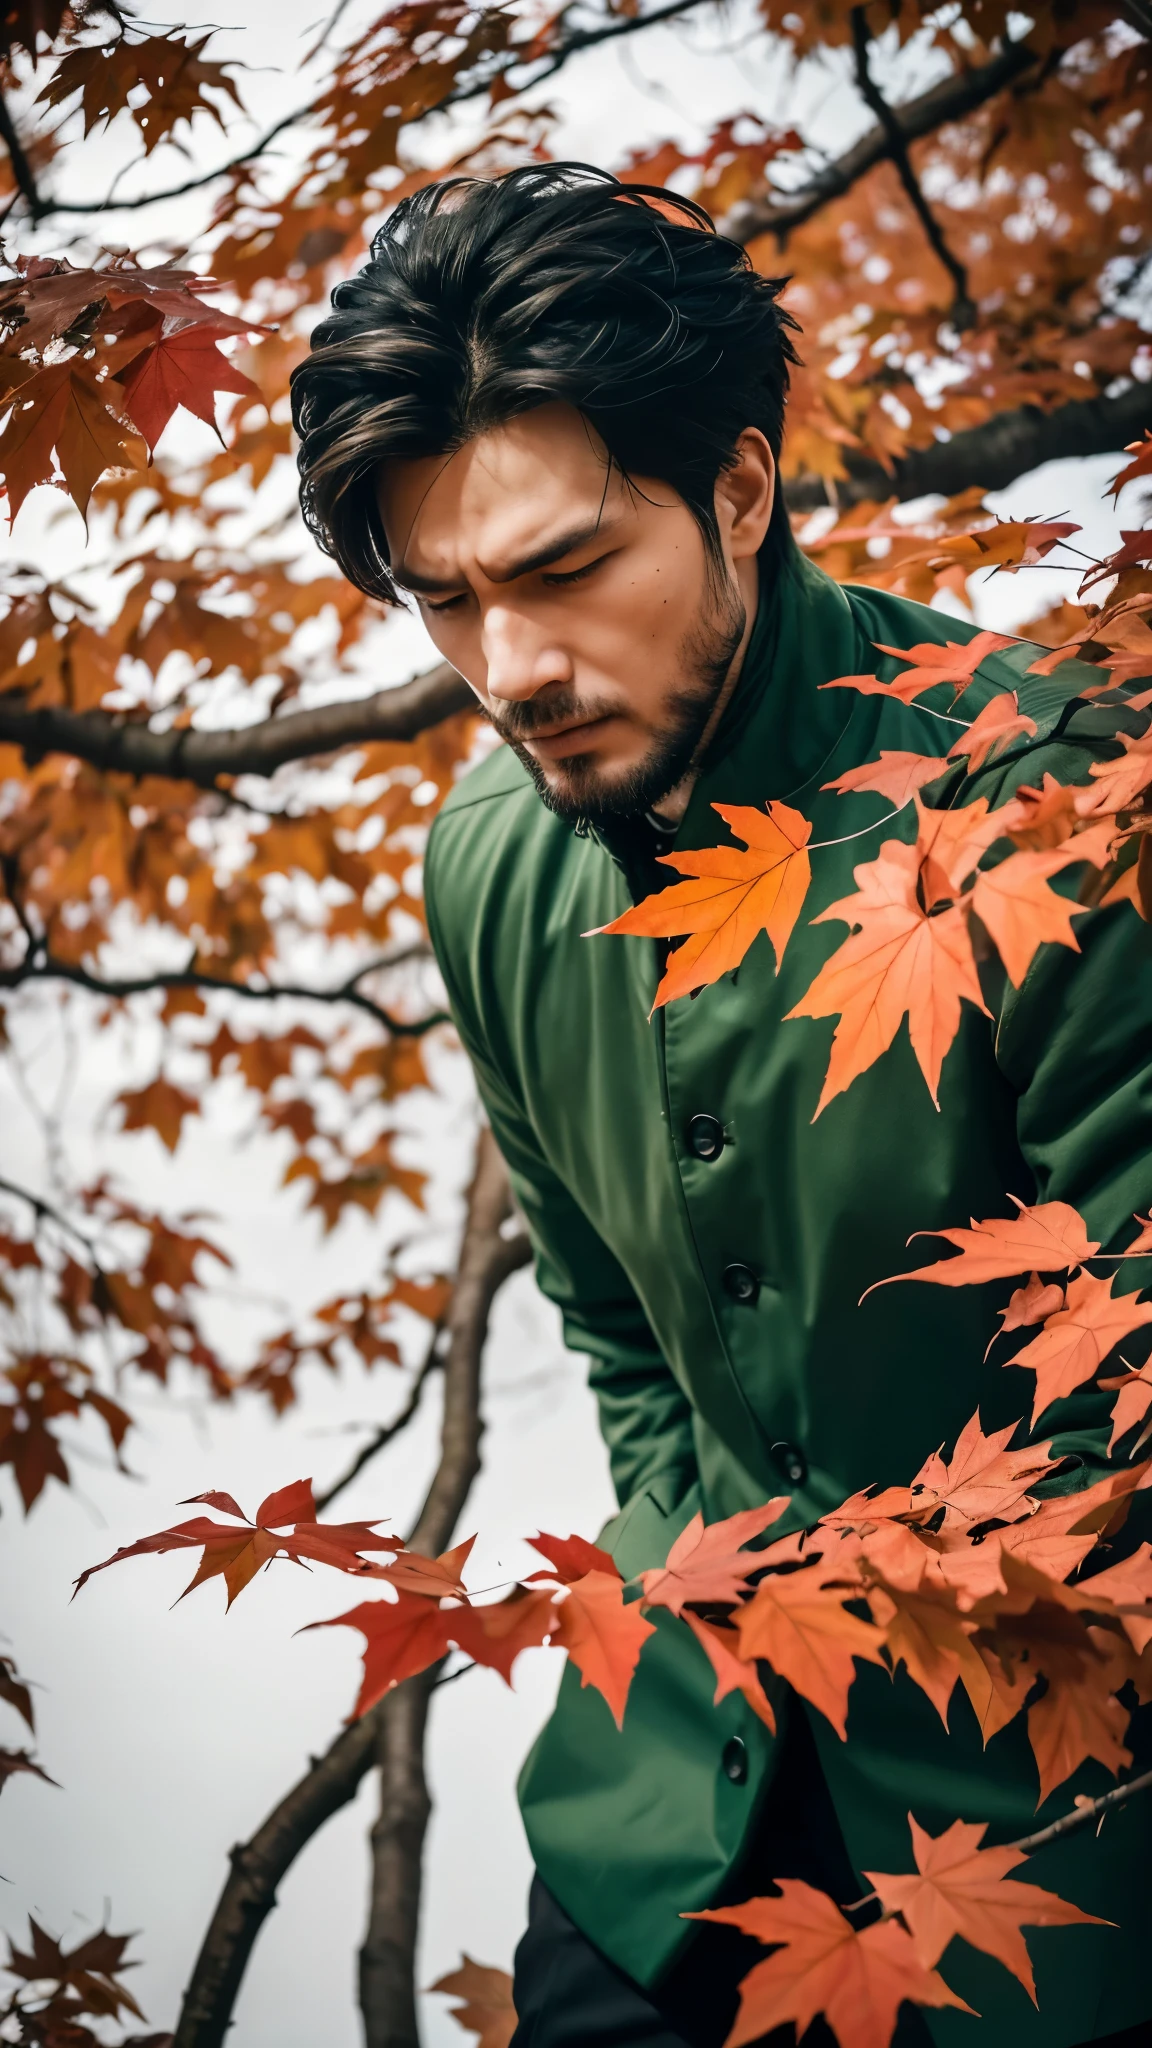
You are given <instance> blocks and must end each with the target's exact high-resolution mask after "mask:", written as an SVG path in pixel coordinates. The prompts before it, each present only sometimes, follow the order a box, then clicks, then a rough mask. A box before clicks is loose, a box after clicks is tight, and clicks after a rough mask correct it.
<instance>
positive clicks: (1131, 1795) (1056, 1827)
mask: <svg viewBox="0 0 1152 2048" xmlns="http://www.w3.org/2000/svg"><path fill="white" fill-rule="evenodd" d="M1091 1583H1092V1581H1091V1580H1090V1579H1089V1581H1088V1584H1089V1585H1091ZM1140 1792H1152V1771H1145V1772H1144V1774H1143V1776H1142V1777H1140V1778H1129V1779H1128V1781H1127V1783H1126V1784H1122V1785H1114V1786H1113V1787H1112V1790H1111V1792H1102V1793H1101V1795H1100V1797H1099V1799H1085V1800H1084V1801H1083V1803H1082V1804H1080V1805H1077V1806H1075V1807H1073V1809H1072V1812H1071V1813H1065V1814H1062V1815H1061V1817H1060V1819H1059V1820H1054V1821H1053V1822H1052V1824H1051V1826H1050V1827H1046V1828H1040V1829H1039V1831H1038V1832H1037V1833H1036V1834H1034V1835H1025V1837H1024V1839H1023V1841H1021V1842H1013V1844H1012V1847H1013V1848H1014V1849H1019V1850H1020V1852H1021V1854H1022V1855H1024V1856H1034V1855H1035V1854H1036V1851H1037V1849H1046V1848H1047V1847H1048V1844H1049V1842H1062V1841H1063V1839H1064V1837H1065V1835H1074V1834H1076V1832H1077V1831H1078V1829H1080V1828H1087V1827H1091V1825H1092V1823H1093V1821H1095V1822H1096V1824H1097V1825H1099V1823H1100V1822H1101V1821H1102V1820H1103V1818H1104V1816H1105V1814H1106V1813H1111V1811H1112V1808H1113V1807H1114V1806H1126V1805H1127V1803H1128V1801H1129V1800H1130V1799H1135V1798H1136V1796H1137V1794H1138V1793H1140Z"/></svg>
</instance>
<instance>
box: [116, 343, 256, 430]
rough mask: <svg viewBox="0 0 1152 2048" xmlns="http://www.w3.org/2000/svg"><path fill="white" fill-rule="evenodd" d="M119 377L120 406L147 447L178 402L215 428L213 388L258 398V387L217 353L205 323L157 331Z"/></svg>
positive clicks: (214, 394) (217, 350)
mask: <svg viewBox="0 0 1152 2048" xmlns="http://www.w3.org/2000/svg"><path fill="white" fill-rule="evenodd" d="M121 381H122V383H123V389H124V401H123V402H124V410H125V411H126V412H127V414H128V416H129V418H130V419H131V420H132V421H133V423H134V424H135V425H136V426H137V427H139V429H140V432H141V433H142V434H143V436H144V439H145V440H146V441H147V443H148V446H149V447H150V448H155V446H156V443H157V441H158V440H159V439H160V436H161V434H162V433H163V432H164V429H165V427H166V426H167V424H168V422H169V420H170V419H171V417H172V415H173V413H174V412H175V411H176V409H177V407H178V406H181V405H182V406H183V407H184V409H185V411H186V412H191V413H194V414H195V415H196V418H197V419H201V420H203V421H204V422H205V423H206V425H208V426H210V427H212V428H213V429H215V427H216V393H217V392H218V391H236V392H239V393H240V394H241V395H242V396H245V397H256V398H259V396H260V387H259V385H257V384H254V383H253V382H252V379H251V377H246V376H245V375H244V373H243V371H242V370H238V369H237V367H236V365H235V363H230V362H229V360H228V358H227V356H222V355H221V353H220V350H219V348H218V347H217V345H216V335H215V332H214V330H213V329H212V328H210V327H206V326H196V327H181V328H177V329H176V330H175V332H173V333H171V334H162V335H161V336H160V338H159V340H157V341H156V342H154V343H153V345H152V347H151V348H149V349H146V350H145V351H144V352H143V353H142V354H141V355H139V356H137V357H136V358H135V360H134V361H133V362H131V363H129V365H128V367H127V369H125V370H124V371H122V372H121Z"/></svg>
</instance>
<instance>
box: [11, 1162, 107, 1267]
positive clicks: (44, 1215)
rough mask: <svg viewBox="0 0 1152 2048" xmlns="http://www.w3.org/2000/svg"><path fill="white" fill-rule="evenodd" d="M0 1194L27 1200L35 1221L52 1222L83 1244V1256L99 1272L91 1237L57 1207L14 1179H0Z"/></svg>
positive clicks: (23, 1200) (65, 1233) (19, 1200)
mask: <svg viewBox="0 0 1152 2048" xmlns="http://www.w3.org/2000/svg"><path fill="white" fill-rule="evenodd" d="M0 1194H5V1195H11V1196H12V1197H13V1199H14V1200H15V1201H17V1202H27V1204H28V1207H29V1208H30V1209H31V1211H32V1214H33V1216H34V1217H35V1219H36V1222H37V1223H54V1224H55V1225H56V1228H57V1230H59V1231H62V1232H63V1234H64V1235H65V1236H66V1237H70V1238H72V1240H73V1241H74V1243H76V1244H78V1245H82V1246H83V1249H84V1254H85V1257H86V1258H89V1259H91V1261H92V1267H93V1270H94V1271H95V1272H96V1273H100V1272H101V1271H102V1270H103V1269H102V1267H101V1265H100V1262H99V1260H98V1259H97V1257H96V1253H95V1251H94V1249H93V1245H92V1240H91V1238H90V1237H85V1235H84V1232H83V1231H82V1230H78V1229H77V1227H76V1225H75V1224H74V1223H69V1221H68V1218H67V1217H66V1216H64V1215H62V1214H61V1212H60V1210H59V1209H54V1208H53V1207H52V1204H51V1202H46V1201H45V1200H44V1197H43V1196H42V1195H34V1194H33V1193H32V1190H31V1188H22V1187H21V1186H20V1185H19V1184H18V1182H16V1181H14V1180H3V1179H0Z"/></svg>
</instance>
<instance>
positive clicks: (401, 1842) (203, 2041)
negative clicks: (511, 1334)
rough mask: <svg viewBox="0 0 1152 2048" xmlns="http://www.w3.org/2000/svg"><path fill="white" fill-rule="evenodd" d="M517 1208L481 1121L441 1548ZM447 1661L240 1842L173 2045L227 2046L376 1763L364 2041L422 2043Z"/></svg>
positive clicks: (474, 1426) (456, 1315)
mask: <svg viewBox="0 0 1152 2048" xmlns="http://www.w3.org/2000/svg"><path fill="white" fill-rule="evenodd" d="M510 1209H511V1196H510V1193H509V1189H508V1180H507V1175H506V1173H505V1169H504V1164H503V1161H502V1160H501V1158H500V1155H499V1153H498V1151H497V1150H496V1146H495V1142H494V1140H493V1138H492V1136H491V1133H490V1132H487V1131H485V1132H484V1133H483V1134H482V1136H481V1140H480V1147H479V1152H478V1155H477V1167H476V1174H475V1178H474V1180H473V1182H472V1188H471V1191H470V1194H469V1198H468V1211H467V1216H466V1219H465V1225H464V1239H463V1243H462V1245H461V1250H460V1263H459V1268H458V1271H457V1278H456V1283H455V1286H454V1288H453V1293H452V1300H451V1302H450V1304H449V1306H448V1309H447V1311H446V1314H445V1319H444V1320H445V1327H446V1329H447V1331H448V1333H449V1339H448V1345H447V1350H446V1353H445V1359H444V1363H445V1382H446V1384H445V1400H444V1421H443V1426H442V1435H441V1459H440V1470H439V1471H438V1473H437V1475H436V1479H435V1480H434V1481H433V1484H432V1488H431V1490H430V1492H429V1495H428V1499H427V1501H426V1502H425V1505H424V1508H423V1510H422V1512H421V1515H420V1519H419V1521H418V1523H417V1526H416V1528H415V1530H414V1531H413V1534H412V1538H411V1541H412V1542H413V1543H414V1544H418V1545H419V1546H420V1547H421V1548H422V1549H425V1550H428V1549H433V1550H442V1549H444V1547H445V1545H446V1544H447V1542H448V1540H449V1538H450V1536H451V1534H452V1530H453V1528H454V1526H455V1523H456V1521H457V1519H458V1517H459V1515H460V1512H461V1509H462V1508H463V1506H464V1502H465V1500H466V1498H467V1495H468V1489H469V1487H470V1485H471V1483H472V1479H473V1477H474V1475H475V1472H476V1469H477V1465H478V1462H479V1458H478V1452H479V1442H480V1429H481V1424H480V1415H479V1367H480V1358H481V1355H482V1352H483V1348H484V1339H485V1335H486V1332H487V1322H488V1313H489V1310H490V1308H491V1305H492V1299H493V1296H494V1295H495V1293H496V1290H497V1288H498V1287H499V1286H500V1284H501V1282H502V1281H503V1280H504V1279H506V1278H507V1276H508V1274H509V1273H511V1272H513V1271H514V1270H515V1268H516V1267H517V1266H520V1265H523V1264H524V1263H525V1262H526V1260H527V1257H528V1247H527V1239H526V1237H525V1236H524V1235H523V1233H517V1234H516V1235H515V1236H513V1237H507V1236H505V1234H504V1230H503V1226H504V1224H505V1222H506V1219H507V1217H508V1214H509V1211H510ZM331 1497H332V1495H331V1494H329V1496H328V1498H329V1499H330V1498H331ZM440 1669H441V1667H440V1666H439V1665H436V1666H433V1668H432V1669H431V1670H430V1671H427V1672H423V1673H421V1675H420V1677H419V1678H415V1679H409V1680H408V1681H407V1683H406V1684H404V1685H402V1686H399V1687H397V1688H396V1690H395V1691H394V1692H391V1693H389V1694H388V1695H387V1696H386V1697H385V1698H384V1699H382V1700H381V1701H380V1702H379V1703H378V1705H377V1706H375V1707H373V1708H372V1709H371V1710H370V1711H369V1712H368V1713H367V1714H365V1715H364V1717H363V1718H362V1719H361V1720H359V1721H357V1722H355V1723H354V1724H353V1725H352V1727H350V1728H346V1729H345V1730H344V1731H343V1733H342V1734H340V1735H338V1736H337V1738H336V1740H335V1742H334V1743H333V1744H332V1747H331V1748H330V1749H329V1750H328V1751H327V1752H326V1754H325V1755H324V1756H322V1757H319V1758H317V1759H315V1760H314V1761H313V1763H312V1767H311V1769H310V1770H309V1771H308V1773H307V1774H306V1776H305V1777H303V1778H302V1779H301V1780H300V1782H299V1783H298V1784H297V1785H295V1786H294V1787H293V1789H292V1791H291V1792H289V1794H288V1796H287V1798H285V1799H282V1800H281V1801H280V1803H279V1805H278V1806H276V1807H275V1808H274V1809H273V1811H272V1812H271V1813H270V1814H269V1816H268V1818H267V1820H266V1821H265V1822H264V1823H263V1826H262V1827H260V1828H259V1829H258V1830H257V1832H256V1834H255V1835H253V1837H252V1839H251V1841H250V1842H246V1843H244V1844H242V1845H241V1846H239V1847H237V1848H235V1849H233V1851H232V1854H231V1865H232V1868H231V1871H230V1873H229V1876H228V1878H227V1881H226V1882H225V1885H224V1889H223V1891H222V1892H221V1895H220V1899H219V1902H218V1904H217V1907H216V1911H215V1913H214V1914H213V1916H212V1920H211V1923H210V1925H209V1928H208V1931H207V1933H206V1934H205V1937H204V1941H203V1944H202V1946H201V1949H200V1954H199V1956H198V1958H197V1960H196V1965H195V1968H194V1969H193V1972H192V1977H191V1981H190V1983H189V1986H188V1989H187V1991H186V1992H185V1995H184V2003H183V2007H182V2009H181V2014H180V2020H179V2023H178V2025H177V2028H176V2032H175V2035H174V2037H173V2048H223V2043H224V2040H225V2036H226V2034H227V2032H228V2029H229V2026H230V2024H231V2015H232V2009H233V2006H234V2005H235V2002H236V1999H237V1996H238V1994H239V1990H240V1985H241V1982H242V1980H243V1976H244V1971H245V1969H246V1967H247V1964H248V1958H249V1956H250V1955H251V1953H252V1949H253V1946H254V1944H255V1941H256V1937H257V1935H258V1934H259V1932H260V1928H261V1927H262V1925H263V1923H264V1921H265V1919H266V1918H267V1916H268V1914H269V1912H270V1911H271V1909H272V1907H273V1906H274V1905H275V1903H276V1887H277V1885H278V1884H279V1882H280V1880H281V1879H282V1878H283V1876H284V1875H285V1873H286V1872H287V1871H288V1870H289V1869H290V1867H291V1865H292V1864H293V1862H294V1861H295V1859H296V1857H297V1856H298V1855H299V1854H300V1852H301V1850H302V1849H304V1848H305V1847H306V1845H307V1844H308V1842H309V1841H311V1839H312V1836H313V1835H314V1834H315V1833H316V1832H317V1830H318V1829H319V1828H321V1827H322V1826H323V1824H324V1822H325V1821H326V1820H328V1819H329V1818H330V1816H331V1815H332V1814H334V1813H336V1812H338V1811H339V1809H340V1808H341V1807H342V1806H346V1805H347V1804H348V1802H349V1801H350V1800H351V1799H353V1798H354V1797H355V1794H356V1790H357V1787H358V1786H359V1784H360V1781H361V1779H362V1778H363V1777H364V1775H365V1773H366V1772H367V1771H368V1770H370V1769H371V1768H372V1766H373V1764H375V1763H379V1764H380V1765H381V1770H382V1779H383V1805H382V1813H381V1819H380V1821H379V1822H378V1824H377V1827H376V1829H375V1831H374V1834H373V1855H374V1878H373V1893H372V1914H371V1922H370V1927H369V1933H368V1938H367V1940H366V1942H365V1945H364V1949H363V1951H362V1953H361V1984H362V1987H363V1994H364V2002H365V2011H366V2013H367V2011H368V2009H369V2006H370V2007H371V2011H372V2013H373V2015H377V2016H379V2015H383V2016H384V2023H385V2024H386V2025H389V2026H390V2025H391V2024H392V2021H391V2018H390V2017H389V2016H390V2015H394V2016H395V2021H396V2024H395V2027H394V2028H393V2030H392V2031H391V2032H388V2033H386V2034H381V2033H379V2032H377V2033H375V2034H373V2032H372V2031H371V2026H375V2025H376V2020H375V2018H374V2019H373V2021H372V2022H371V2026H370V2029H369V2035H368V2048H379V2044H380V2043H381V2042H382V2041H384V2040H386V2041H387V2043H388V2048H402V2044H404V2048H412V2044H414V2042H415V2038H416V2037H415V2034H414V2032H413V2031H412V2028H413V2026H414V2021H413V2020H412V2019H411V2013H412V1985H413V1981H414V1975H413V1967H414V1954H415V1939H416V1933H417V1922H418V1915H419V1903H420V1865H421V1855H422V1849H423V1840H424V1831H425V1827H426V1825H427V1815H428V1793H427V1787H426V1785H425V1783H424V1774H423V1731H424V1723H425V1718H426V1715H427V1710H428V1699H429V1696H430V1694H431V1692H432V1691H433V1689H434V1688H435V1685H436V1683H437V1680H438V1678H439V1674H440ZM405 2029H407V2031H405Z"/></svg>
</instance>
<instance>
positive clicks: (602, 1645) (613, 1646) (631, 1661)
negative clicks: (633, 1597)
mask: <svg viewBox="0 0 1152 2048" xmlns="http://www.w3.org/2000/svg"><path fill="white" fill-rule="evenodd" d="M654 1634H655V1630H654V1629H653V1626H652V1623H651V1622H650V1621H645V1619H644V1617H643V1615H642V1614H641V1612H640V1608H639V1604H638V1603H637V1602H633V1603H632V1604H631V1605H628V1606H626V1605H625V1602H624V1587H623V1583H622V1581H621V1579H620V1577H619V1575H616V1576H615V1577H611V1578H610V1577H609V1575H608V1573H607V1572H599V1571H596V1572H588V1573H587V1574H586V1576H585V1577H584V1578H582V1579H577V1580H576V1581H575V1582H574V1584H573V1585H571V1586H570V1587H569V1589H568V1593H567V1595H566V1597H565V1599H564V1600H563V1602H562V1603H561V1605H560V1606H559V1607H558V1608H557V1611H556V1624H555V1627H554V1628H553V1631H552V1640H553V1642H556V1643H559V1644H560V1645H561V1646H562V1648H564V1649H565V1650H567V1652H568V1655H569V1656H570V1657H571V1659H572V1662H573V1663H574V1664H575V1666H576V1668H577V1670H578V1671H579V1673H580V1678H581V1684H582V1685H592V1686H595V1688H596V1690H597V1692H598V1693H600V1694H601V1695H602V1696H603V1698H604V1699H605V1700H606V1701H607V1703H608V1707H609V1710H610V1712H611V1715H612V1718H613V1720H614V1721H615V1723H616V1726H617V1727H618V1728H621V1727H623V1725H624V1708H625V1706H626V1704H627V1700H628V1688H629V1686H630V1685H631V1683H632V1673H633V1672H634V1671H635V1669H636V1666H637V1664H638V1662H639V1659H640V1652H641V1650H642V1649H643V1647H644V1644H645V1642H646V1641H647V1639H648V1637H649V1636H650V1635H654Z"/></svg>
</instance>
